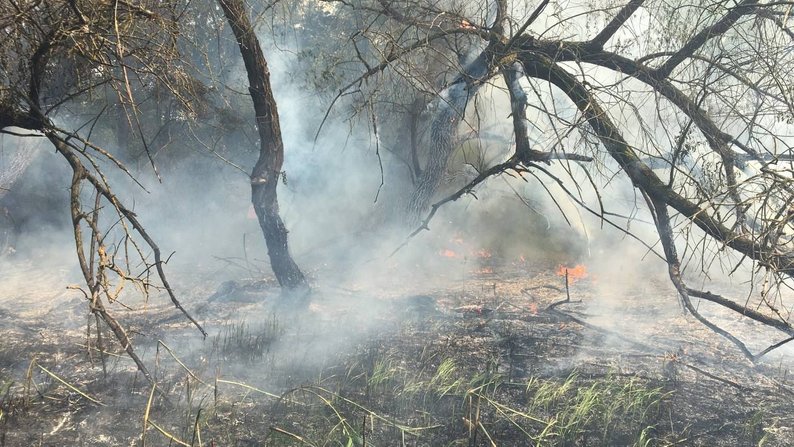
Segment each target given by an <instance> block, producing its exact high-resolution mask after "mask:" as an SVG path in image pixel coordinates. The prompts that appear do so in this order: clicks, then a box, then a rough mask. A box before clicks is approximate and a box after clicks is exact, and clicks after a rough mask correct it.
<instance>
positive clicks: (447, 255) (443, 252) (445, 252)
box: [438, 249, 458, 258]
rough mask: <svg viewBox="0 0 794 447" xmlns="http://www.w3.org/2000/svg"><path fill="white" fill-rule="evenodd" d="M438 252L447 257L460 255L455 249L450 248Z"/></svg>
mask: <svg viewBox="0 0 794 447" xmlns="http://www.w3.org/2000/svg"><path fill="white" fill-rule="evenodd" d="M438 254H439V255H441V256H443V257H445V258H457V257H458V254H457V253H455V252H454V251H452V250H450V249H446V250H441V251H439V252H438Z"/></svg>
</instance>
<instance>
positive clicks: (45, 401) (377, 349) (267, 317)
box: [0, 261, 794, 447]
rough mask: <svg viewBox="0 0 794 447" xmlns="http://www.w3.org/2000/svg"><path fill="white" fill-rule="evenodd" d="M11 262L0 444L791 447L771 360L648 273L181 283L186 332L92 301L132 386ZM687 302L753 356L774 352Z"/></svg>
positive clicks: (0, 337) (77, 315)
mask: <svg viewBox="0 0 794 447" xmlns="http://www.w3.org/2000/svg"><path fill="white" fill-rule="evenodd" d="M15 268H16V270H14V269H9V268H6V269H5V270H4V277H3V278H2V295H1V296H0V411H2V413H1V414H0V446H30V445H41V446H71V445H75V446H134V445H151V446H160V445H192V446H216V447H220V446H270V445H315V446H321V445H343V446H348V445H349V446H354V445H359V446H400V445H406V446H407V445H412V446H413V445H416V446H440V445H467V446H475V445H477V446H479V445H483V446H491V445H498V446H517V445H583V446H584V445H703V446H737V445H767V446H786V445H791V444H792V441H791V440H792V439H794V380H792V378H791V373H792V357H791V353H792V351H791V350H790V349H788V348H786V347H783V348H780V349H779V350H776V351H773V352H772V353H770V354H769V355H768V356H767V357H765V358H763V359H761V360H760V361H758V362H757V363H755V364H753V363H751V362H749V361H747V360H746V359H744V358H743V357H742V356H741V355H740V353H739V352H738V351H737V350H736V348H735V347H734V346H733V345H732V344H730V343H728V342H726V341H725V340H723V339H722V338H721V337H719V336H718V335H716V334H714V333H713V332H711V331H709V330H708V329H707V328H705V327H704V326H702V325H701V324H700V323H698V322H697V321H696V320H694V319H693V318H691V317H687V316H685V315H683V313H682V312H681V310H680V309H679V308H678V306H677V304H676V297H675V294H674V292H673V291H672V289H671V287H670V286H669V285H668V284H666V283H662V282H655V281H654V280H648V281H641V282H635V283H633V284H630V283H628V282H627V283H626V284H625V287H623V288H620V289H618V288H615V287H612V286H611V285H606V284H604V281H606V280H604V279H602V278H598V277H597V276H595V275H589V276H586V277H583V278H573V277H571V278H570V280H569V284H568V286H569V287H568V291H567V293H566V286H565V280H564V277H563V276H560V275H558V274H557V270H558V266H557V265H553V264H530V263H527V262H526V261H522V262H510V263H497V262H495V261H489V262H485V263H482V262H481V263H479V264H477V265H476V266H468V267H466V266H463V267H461V268H456V270H455V272H454V273H449V274H447V275H446V276H444V277H439V276H438V275H437V274H432V275H431V274H430V273H428V272H422V270H421V269H417V270H416V272H414V273H415V274H414V275H412V276H411V275H409V276H408V277H406V276H401V277H396V276H394V277H392V276H390V275H389V274H385V275H382V277H380V278H377V280H374V279H373V280H372V281H366V283H364V282H360V283H359V282H337V283H335V284H323V283H319V284H316V285H315V289H314V292H313V294H312V296H311V297H310V300H309V301H306V302H301V303H299V304H296V303H295V302H293V301H292V300H291V299H289V298H286V297H282V296H281V295H280V294H279V291H278V289H277V287H276V286H275V284H274V283H273V282H272V281H253V280H250V279H248V280H247V279H245V278H242V279H238V280H235V281H232V282H225V281H220V280H217V281H216V280H210V279H208V278H207V277H206V276H204V275H202V274H200V273H199V272H193V273H183V274H181V275H178V277H177V278H176V280H175V282H177V283H178V284H177V288H178V289H179V292H180V297H181V298H182V300H183V303H184V304H185V305H186V307H187V308H188V309H189V310H190V312H191V313H192V314H193V315H194V316H195V317H196V318H197V319H198V320H199V321H200V322H201V323H202V324H203V325H204V326H205V327H206V328H207V329H208V331H209V332H210V336H209V337H208V338H207V339H202V337H201V336H200V334H199V333H198V332H197V331H196V330H195V328H194V327H192V326H191V325H190V324H189V323H188V322H187V321H186V320H185V319H184V318H182V317H181V316H180V314H179V313H178V312H177V311H176V310H175V309H174V308H173V306H171V305H170V303H168V302H167V298H165V297H161V296H153V297H151V298H150V299H149V301H148V302H136V301H135V300H134V299H130V300H128V301H127V302H125V303H124V304H122V303H116V304H115V305H112V306H111V309H112V311H113V312H114V315H115V316H116V317H117V318H118V319H119V321H121V322H122V324H124V325H125V327H126V328H127V330H128V333H129V334H130V335H131V337H132V339H133V341H134V343H135V349H136V351H137V352H138V353H139V354H140V356H141V357H142V358H143V360H144V361H145V363H146V364H147V365H148V367H149V369H150V371H151V372H152V374H153V377H154V379H155V382H156V384H155V386H154V387H153V386H152V384H150V383H149V382H147V381H146V380H145V379H144V377H143V376H142V375H141V374H140V373H138V372H137V371H136V368H135V365H134V364H133V362H132V361H130V359H129V358H128V357H127V356H126V355H125V353H124V352H123V350H122V348H121V347H120V346H118V343H117V342H116V341H115V340H114V339H113V338H112V334H111V332H110V331H109V330H108V329H107V328H102V331H101V334H102V342H101V347H102V348H101V349H100V342H99V340H98V338H97V329H96V322H95V320H94V319H93V317H90V316H89V313H88V307H87V304H86V302H85V300H84V298H82V295H81V293H80V292H78V291H75V290H67V289H66V285H68V279H69V272H65V271H64V272H57V271H56V272H54V273H53V272H52V271H51V270H49V271H50V273H49V274H38V276H35V277H31V275H30V273H31V272H39V271H42V270H41V269H39V268H35V267H34V266H33V265H17V266H16V267H15ZM44 271H48V270H44ZM318 276H320V277H321V276H322V275H318ZM638 284H639V285H638ZM568 296H570V301H567V300H568ZM563 301H565V302H563ZM703 306H704V307H703V309H702V310H703V311H704V312H708V314H709V316H711V317H712V318H715V319H716V321H720V322H722V323H724V324H725V325H727V326H728V327H730V328H731V329H732V330H733V331H734V333H735V334H736V335H739V336H742V337H744V339H746V340H751V343H749V344H750V345H751V346H752V347H753V348H755V347H756V344H757V345H758V346H759V347H761V346H762V345H763V343H761V341H758V342H757V343H756V342H754V341H752V340H755V339H756V338H757V339H759V340H760V339H761V337H762V336H763V337H771V339H772V340H775V338H774V337H775V334H769V333H768V332H764V331H763V330H762V329H761V328H758V327H757V326H756V325H754V324H753V323H750V322H747V321H744V320H741V319H738V318H737V317H736V316H734V315H730V314H726V313H724V312H722V313H721V312H720V311H719V310H718V309H710V308H707V307H705V305H703ZM778 338H783V337H778ZM754 343H755V344H754ZM103 363H104V366H103ZM142 438H145V442H142Z"/></svg>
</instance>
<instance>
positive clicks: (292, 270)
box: [218, 0, 308, 290]
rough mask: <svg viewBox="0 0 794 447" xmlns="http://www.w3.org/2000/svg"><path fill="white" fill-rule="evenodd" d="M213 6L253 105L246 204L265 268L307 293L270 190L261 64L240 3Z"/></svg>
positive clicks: (280, 156) (230, 0) (272, 167)
mask: <svg viewBox="0 0 794 447" xmlns="http://www.w3.org/2000/svg"><path fill="white" fill-rule="evenodd" d="M218 3H219V5H220V7H221V9H223V13H224V15H225V16H226V20H227V21H228V22H229V25H230V26H231V28H232V32H233V33H234V37H235V39H236V40H237V45H238V46H239V47H240V54H241V55H242V58H243V62H244V63H245V69H246V72H247V73H248V83H249V87H248V89H249V92H250V94H251V100H252V101H253V103H254V112H255V114H256V124H257V127H258V130H259V145H260V146H259V158H258V160H257V161H256V164H255V165H254V169H253V171H252V172H251V202H252V203H253V206H254V210H255V211H256V216H257V218H258V220H259V226H260V227H261V228H262V234H263V235H264V237H265V243H266V244H267V250H268V256H269V257H270V264H271V267H272V268H273V273H274V274H275V275H276V279H277V280H278V282H279V284H280V285H281V287H282V288H284V289H287V290H308V283H307V281H306V277H305V276H304V275H303V273H302V272H301V270H300V268H298V265H297V264H296V263H295V261H294V260H293V259H292V256H291V255H290V252H289V245H288V243H287V233H288V231H287V228H286V227H285V226H284V222H283V221H282V220H281V216H280V215H279V209H278V196H277V191H276V190H277V187H278V180H279V178H280V176H281V167H282V165H283V163H284V143H283V142H282V140H281V128H280V126H279V119H278V109H277V107H276V100H275V99H274V98H273V89H272V87H271V85H270V71H269V69H268V66H267V60H266V59H265V55H264V53H263V52H262V48H261V46H260V44H259V39H258V38H257V37H256V34H255V33H254V27H253V25H252V24H251V21H250V20H249V18H248V14H247V13H246V11H245V6H244V4H243V1H242V0H218Z"/></svg>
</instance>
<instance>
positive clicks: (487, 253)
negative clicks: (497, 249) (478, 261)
mask: <svg viewBox="0 0 794 447" xmlns="http://www.w3.org/2000/svg"><path fill="white" fill-rule="evenodd" d="M474 255H475V256H477V257H478V258H490V257H491V256H493V253H491V252H490V251H488V250H486V249H480V250H477V251H475V252H474Z"/></svg>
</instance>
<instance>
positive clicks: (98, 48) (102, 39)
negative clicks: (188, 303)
mask: <svg viewBox="0 0 794 447" xmlns="http://www.w3.org/2000/svg"><path fill="white" fill-rule="evenodd" d="M179 16H180V6H179V3H178V2H160V1H157V2H155V1H148V2H147V1H142V2H129V1H125V0H115V1H78V0H69V1H48V2H41V1H16V0H3V1H1V2H0V30H1V31H0V32H2V35H3V38H2V40H0V132H3V133H7V134H12V135H17V136H21V137H30V138H42V137H43V138H46V139H47V140H48V141H49V142H50V143H51V144H52V146H53V147H54V148H55V150H56V152H57V153H58V154H60V155H61V156H62V157H63V159H64V160H65V161H66V162H67V163H68V165H69V166H70V168H71V170H72V180H71V184H70V197H71V200H70V211H71V220H72V225H73V230H74V231H73V232H74V240H75V244H76V250H77V258H78V262H79V265H80V269H81V271H82V274H83V277H84V279H85V287H84V288H80V290H81V291H82V292H83V294H84V296H85V298H86V300H87V302H88V305H89V308H90V310H91V312H92V313H93V314H94V315H95V316H96V323H97V329H99V326H100V322H104V324H105V325H107V327H108V328H110V330H111V331H112V332H113V333H114V335H115V337H116V338H117V339H118V341H119V343H120V344H121V346H122V347H123V349H125V350H126V351H127V353H128V354H129V356H130V357H131V358H132V359H133V360H134V361H135V363H136V364H137V366H138V368H139V370H140V371H141V372H142V373H143V374H144V376H145V377H146V378H147V380H149V381H150V382H153V377H152V376H151V375H150V374H149V372H148V370H147V368H146V366H145V365H144V363H143V362H142V360H141V359H140V358H139V357H138V356H137V354H136V353H135V350H134V348H133V343H132V340H131V339H130V337H129V336H128V334H127V332H126V330H125V329H124V327H123V326H122V325H121V324H120V323H119V322H118V320H117V319H116V318H115V317H113V315H112V314H111V311H110V307H109V306H110V305H111V304H113V303H114V302H115V301H116V300H117V299H119V297H120V293H121V291H122V290H123V289H124V288H125V286H128V285H130V284H132V285H133V286H134V287H136V288H138V289H139V290H140V291H141V292H143V293H144V294H145V295H148V293H149V292H150V291H151V290H153V289H154V290H164V291H165V292H166V293H167V294H168V295H169V296H170V298H171V300H172V302H173V304H174V305H175V306H176V307H177V308H178V309H179V310H180V311H182V312H183V313H184V314H185V316H186V317H187V318H188V319H190V321H192V322H193V324H194V325H195V326H196V327H197V328H198V329H199V330H200V331H201V332H202V333H203V334H204V335H205V336H206V332H204V329H203V328H202V327H201V326H200V325H199V324H198V322H196V321H195V320H194V319H193V318H192V317H191V316H190V315H188V314H187V312H186V311H185V309H184V308H183V307H182V305H181V304H180V302H179V301H178V300H177V298H176V296H175V294H174V291H173V289H172V288H171V286H170V285H169V283H168V280H167V278H166V276H165V272H164V268H163V265H164V263H165V261H166V259H164V258H163V256H162V253H161V251H160V248H159V247H158V245H157V244H156V243H155V241H154V239H153V238H152V237H151V236H150V235H149V233H148V232H147V231H146V229H145V228H144V226H143V224H142V223H141V221H140V220H139V218H138V216H137V214H136V213H135V212H133V211H132V209H131V208H130V207H129V206H128V205H127V204H125V203H124V202H123V201H122V200H121V199H120V198H119V196H117V195H116V194H115V193H114V190H113V188H112V187H111V185H110V183H109V181H108V178H107V176H106V173H105V170H107V169H109V167H110V169H119V170H120V171H121V172H123V173H125V174H126V175H127V176H128V177H129V178H130V179H131V180H132V181H133V182H136V183H137V180H136V179H135V178H134V177H133V175H132V173H131V171H130V170H129V169H127V167H126V166H125V165H124V164H123V163H122V162H121V161H120V159H119V158H118V157H117V156H115V155H114V154H113V153H112V152H111V151H109V150H107V149H105V148H103V147H102V146H101V145H100V144H97V143H95V142H94V141H93V140H92V138H91V136H92V131H93V129H94V126H95V125H96V123H97V121H98V120H99V119H100V117H101V116H102V113H103V111H104V110H102V111H100V112H99V113H98V114H95V117H94V118H93V119H92V120H90V121H88V122H87V123H85V124H83V125H79V126H77V127H74V128H72V127H70V126H69V125H68V124H62V123H63V122H68V121H72V120H71V119H70V117H69V113H68V108H67V106H70V107H73V108H79V107H81V106H85V107H87V108H89V109H90V108H91V101H90V99H91V98H92V95H93V94H95V93H96V92H98V91H101V89H102V88H109V89H111V90H112V91H114V92H115V93H116V95H117V97H118V100H119V102H120V103H121V104H123V106H124V109H125V110H126V112H127V113H126V114H125V116H126V119H127V120H128V122H129V125H130V127H131V128H132V129H135V131H136V133H138V134H139V135H140V136H141V137H143V135H142V132H143V131H142V129H141V126H140V121H139V116H138V112H137V108H138V105H139V101H138V98H136V96H135V94H136V92H138V91H139V90H140V87H141V86H143V85H147V84H148V83H159V84H160V85H163V86H164V87H165V88H166V89H167V90H168V91H169V92H171V94H172V95H174V96H175V97H176V98H178V99H179V101H180V103H181V104H182V106H183V107H184V110H185V112H186V113H188V114H189V113H195V109H194V108H193V107H194V105H195V102H194V101H193V98H194V97H196V95H195V87H196V84H195V83H194V82H193V80H192V79H191V77H190V76H189V75H188V74H187V72H186V71H185V70H182V69H181V67H182V65H181V61H180V55H179V52H178V51H177V48H176V45H175V41H176V38H177V36H178V27H177V22H176V20H177V18H178V17H179ZM141 140H142V141H143V144H144V145H145V144H146V139H145V138H141ZM146 152H147V154H149V155H151V154H150V153H149V150H148V148H147V151H146ZM150 161H151V162H152V166H154V162H153V160H152V159H151V156H150ZM139 185H140V184H139ZM103 210H109V211H110V212H109V213H108V212H107V211H103ZM102 216H106V217H105V219H107V223H103V220H100V217H102ZM97 334H98V335H99V334H101V332H100V331H97ZM98 342H99V343H100V344H101V343H102V339H101V338H99V339H98ZM100 351H103V348H102V347H101V346H100ZM103 366H104V360H103Z"/></svg>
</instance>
